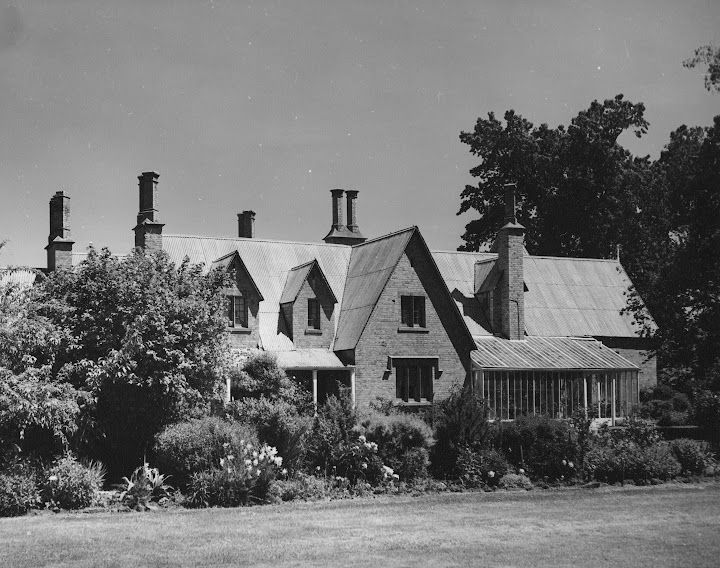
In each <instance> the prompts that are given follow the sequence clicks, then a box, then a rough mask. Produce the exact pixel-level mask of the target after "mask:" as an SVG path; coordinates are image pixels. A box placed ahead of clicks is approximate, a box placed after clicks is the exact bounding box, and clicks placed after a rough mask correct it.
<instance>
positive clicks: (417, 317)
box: [412, 296, 425, 327]
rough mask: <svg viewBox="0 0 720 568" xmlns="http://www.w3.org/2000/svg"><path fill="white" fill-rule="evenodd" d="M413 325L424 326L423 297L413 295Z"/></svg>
mask: <svg viewBox="0 0 720 568" xmlns="http://www.w3.org/2000/svg"><path fill="white" fill-rule="evenodd" d="M412 300H413V325H416V326H419V327H425V297H424V296H413V297H412Z"/></svg>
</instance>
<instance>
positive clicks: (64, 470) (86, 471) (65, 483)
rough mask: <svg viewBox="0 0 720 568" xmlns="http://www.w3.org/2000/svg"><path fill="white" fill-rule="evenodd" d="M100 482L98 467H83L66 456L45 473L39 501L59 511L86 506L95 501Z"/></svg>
mask: <svg viewBox="0 0 720 568" xmlns="http://www.w3.org/2000/svg"><path fill="white" fill-rule="evenodd" d="M104 479H105V469H104V468H103V466H102V464H99V463H90V464H89V465H83V464H81V463H80V462H79V461H77V459H75V457H73V456H72V455H69V454H68V455H66V456H64V457H62V458H60V459H58V460H57V461H56V462H55V463H54V464H53V466H52V467H51V468H50V469H49V470H48V471H47V476H46V479H45V482H44V483H43V487H42V500H43V501H44V502H45V503H47V504H49V505H50V506H51V507H58V508H61V509H82V508H84V507H89V506H90V505H92V504H93V502H94V501H95V500H96V499H97V496H98V492H99V491H100V489H102V484H103V480H104Z"/></svg>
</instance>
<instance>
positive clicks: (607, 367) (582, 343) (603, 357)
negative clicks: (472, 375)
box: [470, 337, 638, 371]
mask: <svg viewBox="0 0 720 568" xmlns="http://www.w3.org/2000/svg"><path fill="white" fill-rule="evenodd" d="M475 344H476V345H477V350H476V351H472V352H471V353H470V358H471V359H472V362H473V367H474V368H476V369H478V368H479V369H512V370H554V371H559V370H588V371H590V370H593V371H637V370H638V367H637V366H636V365H634V364H633V363H631V362H630V361H628V360H627V359H625V358H624V357H622V356H621V355H619V354H618V353H616V352H615V351H613V350H612V349H610V348H609V347H605V345H603V344H602V343H600V342H599V341H597V340H595V339H589V338H575V337H526V338H525V339H524V340H521V341H510V340H508V339H501V338H499V337H476V338H475Z"/></svg>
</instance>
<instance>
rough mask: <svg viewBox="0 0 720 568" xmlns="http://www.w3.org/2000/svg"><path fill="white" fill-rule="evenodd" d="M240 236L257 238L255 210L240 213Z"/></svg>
mask: <svg viewBox="0 0 720 568" xmlns="http://www.w3.org/2000/svg"><path fill="white" fill-rule="evenodd" d="M238 237H241V238H244V239H254V238H255V211H243V212H242V213H238Z"/></svg>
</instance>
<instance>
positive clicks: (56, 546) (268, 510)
mask: <svg viewBox="0 0 720 568" xmlns="http://www.w3.org/2000/svg"><path fill="white" fill-rule="evenodd" d="M718 558H720V484H718V483H706V484H697V485H680V484H677V485H675V484H673V485H663V486H656V487H646V488H639V487H638V488H636V487H628V488H625V489H623V488H619V487H612V488H601V489H570V490H561V491H532V492H521V493H492V494H484V493H465V494H452V493H445V494H435V495H424V496H420V497H395V498H392V497H382V498H377V499H362V500H353V501H334V502H322V503H292V504H284V505H276V506H266V507H253V508H248V509H210V510H201V511H189V510H172V511H160V512H156V513H135V514H130V513H95V514H81V513H80V514H60V515H52V514H43V515H36V516H29V517H22V518H16V519H0V566H8V567H10V566H12V567H17V568H20V567H24V566H28V567H30V566H32V567H36V566H68V567H70V566H72V567H74V568H75V567H84V566H93V567H95V566H108V567H110V566H113V567H114V566H118V567H120V566H133V567H137V566H173V567H175V566H204V567H211V566H381V567H382V568H388V567H396V566H434V567H435V566H533V567H535V566H553V567H558V566H573V567H578V566H593V567H603V566H613V567H618V566H633V567H643V566H648V567H650V566H651V567H653V568H656V567H658V566H682V567H684V568H687V567H695V566H713V567H716V566H718Z"/></svg>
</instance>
